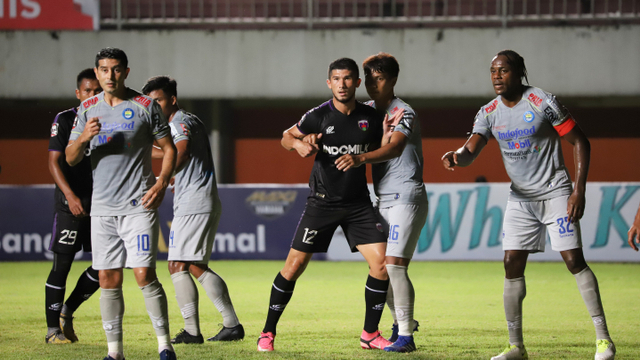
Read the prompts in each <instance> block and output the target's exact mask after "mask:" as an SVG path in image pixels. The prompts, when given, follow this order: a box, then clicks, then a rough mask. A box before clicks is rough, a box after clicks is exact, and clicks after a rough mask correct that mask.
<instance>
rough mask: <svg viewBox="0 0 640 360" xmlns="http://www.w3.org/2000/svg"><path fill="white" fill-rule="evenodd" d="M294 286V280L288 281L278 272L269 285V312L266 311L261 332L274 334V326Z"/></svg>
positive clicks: (289, 298)
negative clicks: (265, 320)
mask: <svg viewBox="0 0 640 360" xmlns="http://www.w3.org/2000/svg"><path fill="white" fill-rule="evenodd" d="M295 287H296V282H295V281H289V280H287V279H285V278H284V276H282V274H280V272H278V275H276V278H275V280H274V281H273V285H272V286H271V298H270V299H269V312H268V313H267V322H266V323H265V324H264V329H263V330H262V332H263V333H269V332H270V333H272V334H273V335H274V336H275V335H276V326H277V325H278V321H279V320H280V316H282V312H283V311H284V309H285V308H286V307H287V304H288V303H289V300H291V296H293V289H294V288H295Z"/></svg>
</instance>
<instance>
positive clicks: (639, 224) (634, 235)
mask: <svg viewBox="0 0 640 360" xmlns="http://www.w3.org/2000/svg"><path fill="white" fill-rule="evenodd" d="M627 235H628V236H629V239H628V241H629V246H631V248H632V249H633V250H635V251H638V245H637V244H640V206H638V212H637V213H636V218H635V219H634V220H633V224H631V228H630V229H629V232H628V233H627ZM634 239H635V243H634Z"/></svg>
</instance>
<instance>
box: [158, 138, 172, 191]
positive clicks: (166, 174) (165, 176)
mask: <svg viewBox="0 0 640 360" xmlns="http://www.w3.org/2000/svg"><path fill="white" fill-rule="evenodd" d="M163 152H164V157H163V158H162V169H161V170H160V175H158V181H162V182H163V183H164V184H166V186H168V185H169V180H171V176H173V172H174V170H175V168H176V149H175V147H174V146H173V143H172V144H171V146H166V147H164V148H163ZM166 186H165V187H166Z"/></svg>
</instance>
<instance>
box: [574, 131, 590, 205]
mask: <svg viewBox="0 0 640 360" xmlns="http://www.w3.org/2000/svg"><path fill="white" fill-rule="evenodd" d="M573 159H574V161H573V162H574V165H575V168H576V187H575V190H576V191H580V192H581V193H582V194H584V193H585V191H586V187H587V175H588V173H589V163H590V162H591V143H590V142H589V140H588V139H587V138H586V137H583V138H580V139H578V140H577V141H576V142H575V144H574V145H573Z"/></svg>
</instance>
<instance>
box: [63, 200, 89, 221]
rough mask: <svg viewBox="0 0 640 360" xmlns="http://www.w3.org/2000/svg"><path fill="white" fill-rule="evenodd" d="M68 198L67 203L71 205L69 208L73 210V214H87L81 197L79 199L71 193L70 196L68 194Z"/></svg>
mask: <svg viewBox="0 0 640 360" xmlns="http://www.w3.org/2000/svg"><path fill="white" fill-rule="evenodd" d="M66 198H67V204H68V205H69V210H71V213H72V214H73V216H75V217H85V216H87V213H86V212H85V211H84V208H83V207H82V202H81V201H80V199H78V197H77V196H75V195H69V196H66Z"/></svg>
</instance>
